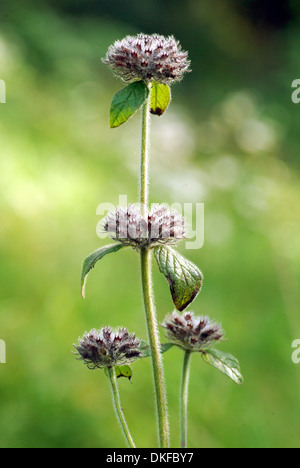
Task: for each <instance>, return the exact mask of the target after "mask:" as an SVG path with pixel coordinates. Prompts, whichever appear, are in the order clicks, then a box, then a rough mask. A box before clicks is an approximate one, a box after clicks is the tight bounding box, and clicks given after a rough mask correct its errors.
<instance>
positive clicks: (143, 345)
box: [140, 340, 174, 357]
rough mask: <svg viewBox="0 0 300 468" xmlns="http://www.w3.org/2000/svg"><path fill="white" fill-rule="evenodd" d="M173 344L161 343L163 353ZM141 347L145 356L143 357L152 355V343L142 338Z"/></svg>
mask: <svg viewBox="0 0 300 468" xmlns="http://www.w3.org/2000/svg"><path fill="white" fill-rule="evenodd" d="M173 346H174V344H173V343H161V345H160V352H161V354H163V353H166V352H167V351H169V349H170V348H172V347H173ZM140 349H141V350H142V351H143V356H142V357H149V356H151V348H150V345H149V343H148V342H147V341H144V340H142V342H141V345H140Z"/></svg>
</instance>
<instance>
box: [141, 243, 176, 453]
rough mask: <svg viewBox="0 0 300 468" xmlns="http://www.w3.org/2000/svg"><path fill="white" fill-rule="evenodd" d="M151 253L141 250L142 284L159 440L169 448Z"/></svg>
mask: <svg viewBox="0 0 300 468" xmlns="http://www.w3.org/2000/svg"><path fill="white" fill-rule="evenodd" d="M151 254H152V252H151V250H149V249H145V250H142V252H141V269H142V285H143V297H144V304H145V313H146V323H147V328H148V338H149V344H150V348H151V359H152V368H153V375H154V386H155V396H156V408H157V419H158V428H159V442H160V447H162V448H167V447H168V446H169V426H168V413H167V401H166V392H165V386H164V376H163V367H162V356H161V352H160V342H159V337H158V330H157V320H156V311H155V306H154V303H153V297H152V275H151V259H152V256H151Z"/></svg>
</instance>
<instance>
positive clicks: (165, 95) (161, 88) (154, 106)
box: [150, 83, 171, 116]
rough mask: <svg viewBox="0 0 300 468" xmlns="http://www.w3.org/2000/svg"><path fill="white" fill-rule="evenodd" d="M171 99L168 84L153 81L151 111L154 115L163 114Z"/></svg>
mask: <svg viewBox="0 0 300 468" xmlns="http://www.w3.org/2000/svg"><path fill="white" fill-rule="evenodd" d="M170 101H171V90H170V86H169V85H167V84H160V83H153V84H152V88H151V98H150V105H151V108H150V112H151V114H154V115H159V116H160V115H163V113H164V112H165V111H166V110H167V108H168V106H169V104H170Z"/></svg>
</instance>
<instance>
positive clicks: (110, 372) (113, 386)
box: [107, 367, 135, 448]
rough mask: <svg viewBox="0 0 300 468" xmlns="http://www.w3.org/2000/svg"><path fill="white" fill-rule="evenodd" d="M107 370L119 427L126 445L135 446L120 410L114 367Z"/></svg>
mask: <svg viewBox="0 0 300 468" xmlns="http://www.w3.org/2000/svg"><path fill="white" fill-rule="evenodd" d="M107 371H108V377H109V381H110V386H111V392H112V398H113V405H114V409H115V412H116V416H117V419H118V422H119V424H120V426H121V429H122V432H123V434H124V437H125V439H126V442H127V445H128V447H130V448H135V444H134V442H133V439H132V437H131V434H130V432H129V429H128V426H127V423H126V420H125V416H124V413H123V411H122V407H121V401H120V395H119V390H118V385H117V379H116V371H115V368H114V367H108V368H107Z"/></svg>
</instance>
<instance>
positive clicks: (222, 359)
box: [202, 349, 243, 385]
mask: <svg viewBox="0 0 300 468" xmlns="http://www.w3.org/2000/svg"><path fill="white" fill-rule="evenodd" d="M202 358H203V360H204V361H205V362H206V363H207V364H209V365H211V366H213V367H215V368H216V369H218V370H219V371H220V372H222V373H223V374H225V375H227V376H228V377H229V378H230V379H231V380H233V381H234V382H235V383H237V384H238V385H241V384H242V383H243V376H242V374H241V370H240V365H239V361H238V360H237V359H236V358H235V357H234V356H232V355H231V354H228V353H223V352H222V351H219V350H218V349H207V350H205V351H204V352H203V353H202Z"/></svg>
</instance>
